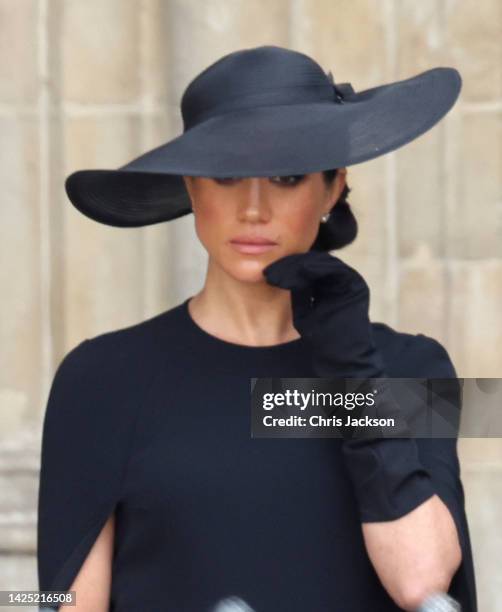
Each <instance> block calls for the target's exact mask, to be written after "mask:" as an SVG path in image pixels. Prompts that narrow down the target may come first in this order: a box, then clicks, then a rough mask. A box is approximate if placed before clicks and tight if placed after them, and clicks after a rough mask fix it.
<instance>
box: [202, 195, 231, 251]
mask: <svg viewBox="0 0 502 612" xmlns="http://www.w3.org/2000/svg"><path fill="white" fill-rule="evenodd" d="M194 215H195V231H196V233H197V236H198V237H199V240H200V241H201V242H202V244H203V245H204V246H205V247H206V248H207V249H208V250H210V249H211V246H212V245H214V244H217V243H218V242H220V241H221V236H222V235H223V234H224V232H225V223H226V221H228V218H227V215H225V211H224V207H223V206H199V207H198V208H197V210H195V212H194Z"/></svg>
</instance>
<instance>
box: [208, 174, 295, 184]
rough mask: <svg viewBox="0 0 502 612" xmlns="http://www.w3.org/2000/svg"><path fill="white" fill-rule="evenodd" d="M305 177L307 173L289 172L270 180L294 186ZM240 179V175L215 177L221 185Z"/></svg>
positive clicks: (272, 177)
mask: <svg viewBox="0 0 502 612" xmlns="http://www.w3.org/2000/svg"><path fill="white" fill-rule="evenodd" d="M304 178H305V174H287V175H284V176H271V177H270V180H271V181H272V182H273V183H278V184H279V185H283V186H285V187H294V186H295V185H298V183H300V182H301V181H302V180H303V179H304ZM238 180H240V179H239V177H233V176H229V177H219V178H215V179H214V181H215V182H216V183H218V184H220V185H230V184H231V183H233V182H234V181H238Z"/></svg>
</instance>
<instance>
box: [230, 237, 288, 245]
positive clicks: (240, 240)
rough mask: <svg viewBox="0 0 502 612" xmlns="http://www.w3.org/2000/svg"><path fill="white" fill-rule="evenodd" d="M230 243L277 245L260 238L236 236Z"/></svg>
mask: <svg viewBox="0 0 502 612" xmlns="http://www.w3.org/2000/svg"><path fill="white" fill-rule="evenodd" d="M230 242H232V243H234V244H260V245H267V244H268V245H271V244H277V243H276V242H274V241H273V240H269V239H268V238H262V237H260V236H237V238H233V239H232V240H231V241H230Z"/></svg>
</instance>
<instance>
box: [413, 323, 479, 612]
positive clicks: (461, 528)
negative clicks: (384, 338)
mask: <svg viewBox="0 0 502 612" xmlns="http://www.w3.org/2000/svg"><path fill="white" fill-rule="evenodd" d="M415 343H416V347H417V351H416V352H415V355H416V356H417V358H420V361H421V364H425V366H422V367H426V368H427V371H426V372H424V374H423V376H424V377H426V378H431V379H434V380H432V381H431V384H432V391H433V393H434V397H435V401H445V402H449V403H451V404H455V403H456V404H458V407H459V413H460V414H461V403H462V399H461V395H462V394H461V387H460V383H459V385H458V386H455V385H452V384H451V381H450V382H448V383H447V381H445V380H444V379H451V378H457V374H456V371H455V367H454V366H453V363H452V361H451V359H450V357H449V355H448V352H447V351H446V349H445V348H444V347H443V345H442V344H440V343H439V342H438V341H437V340H435V339H434V338H430V337H428V336H424V335H423V334H417V336H415ZM417 367H420V365H419V364H417ZM416 442H417V447H418V453H419V457H420V461H421V463H422V465H423V466H424V467H425V468H426V469H427V471H428V472H429V474H430V476H431V479H432V485H433V487H434V492H435V493H436V494H437V495H438V497H439V498H440V499H441V500H442V501H443V502H444V504H445V505H446V506H447V508H448V510H449V511H450V513H451V516H452V518H453V520H454V522H455V525H456V528H457V533H458V539H459V543H460V547H461V549H462V563H461V565H460V567H459V569H458V570H457V572H456V574H455V576H454V577H453V580H452V584H451V588H450V591H449V594H450V595H452V596H453V597H455V598H456V599H457V600H458V601H459V602H460V603H461V604H462V611H463V612H477V602H476V600H477V596H476V583H475V575H474V565H473V558H472V550H471V543H470V537H469V527H468V523H467V517H466V513H465V496H464V489H463V486H462V481H461V471H460V463H459V458H458V453H457V438H452V437H450V438H416Z"/></svg>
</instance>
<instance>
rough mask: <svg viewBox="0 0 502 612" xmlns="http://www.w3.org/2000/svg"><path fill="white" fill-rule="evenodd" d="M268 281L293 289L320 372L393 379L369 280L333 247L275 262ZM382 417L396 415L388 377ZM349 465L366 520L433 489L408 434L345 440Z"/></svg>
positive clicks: (400, 509)
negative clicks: (373, 318) (375, 328)
mask: <svg viewBox="0 0 502 612" xmlns="http://www.w3.org/2000/svg"><path fill="white" fill-rule="evenodd" d="M263 274H264V276H265V278H266V279H267V281H268V282H269V283H270V284H272V285H274V286H277V287H281V288H282V289H288V290H290V291H291V302H292V310H293V324H294V326H295V328H296V329H297V330H298V332H299V333H300V334H301V336H302V337H303V338H304V339H305V341H306V343H307V345H308V346H309V348H310V351H311V356H312V366H313V371H314V373H315V375H316V376H318V377H321V378H333V377H343V378H374V379H377V378H379V377H387V372H386V370H385V364H384V362H383V357H382V355H381V353H380V351H379V350H378V348H377V346H376V345H375V342H374V339H373V336H372V328H371V323H370V320H369V288H368V285H367V284H366V282H365V280H364V278H363V277H362V276H361V275H360V274H359V273H358V272H357V271H356V270H354V268H351V267H350V266H348V265H347V264H346V263H344V262H343V261H342V260H340V259H339V258H338V257H335V256H333V255H330V254H329V253H326V252H319V251H308V252H306V253H293V254H290V255H287V256H285V257H283V258H281V259H278V260H276V261H274V262H272V263H271V264H269V265H268V266H267V267H266V268H265V269H264V270H263ZM371 384H372V387H373V386H375V385H376V386H377V388H378V390H379V396H378V397H379V399H378V401H377V402H376V403H377V404H378V417H385V416H395V415H396V413H398V412H399V406H397V405H396V404H395V402H394V401H393V399H392V396H391V394H390V391H389V390H388V389H387V387H386V385H385V384H384V382H383V381H381V383H380V384H379V383H378V381H377V380H373V381H372V382H371ZM342 453H343V457H344V461H345V465H346V467H347V470H348V472H349V476H350V479H351V481H352V484H353V486H354V491H355V495H356V499H357V502H358V507H359V515H360V520H361V522H373V521H385V520H394V519H397V518H399V517H401V516H403V515H404V514H407V513H408V512H410V511H411V510H412V509H414V508H415V507H417V506H418V505H419V504H421V503H422V502H424V501H426V500H427V499H428V498H429V497H431V496H432V495H433V494H434V488H433V485H432V480H431V477H430V474H429V473H428V472H427V470H426V469H425V468H424V466H423V465H422V464H421V462H420V460H419V456H418V449H417V445H416V441H415V440H414V439H412V438H409V437H404V438H382V437H378V438H375V439H368V438H367V437H364V438H349V439H344V440H343V442H342Z"/></svg>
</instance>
